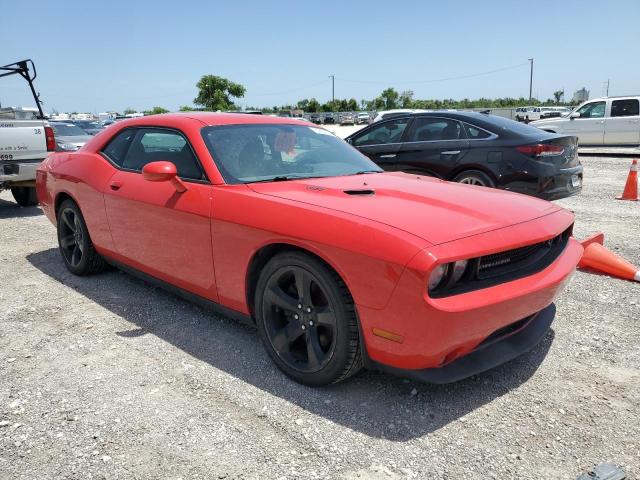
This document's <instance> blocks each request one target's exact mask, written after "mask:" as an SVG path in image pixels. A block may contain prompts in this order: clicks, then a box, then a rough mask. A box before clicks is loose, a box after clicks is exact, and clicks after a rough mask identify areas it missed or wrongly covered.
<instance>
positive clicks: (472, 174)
mask: <svg viewBox="0 0 640 480" xmlns="http://www.w3.org/2000/svg"><path fill="white" fill-rule="evenodd" d="M453 181H454V182H458V183H465V184H467V185H477V186H479V187H491V188H494V187H495V186H496V184H495V182H494V181H493V179H492V178H491V177H490V176H489V175H487V174H486V173H484V172H481V171H479V170H467V171H466V172H461V173H459V174H458V175H456V176H455V178H454V179H453Z"/></svg>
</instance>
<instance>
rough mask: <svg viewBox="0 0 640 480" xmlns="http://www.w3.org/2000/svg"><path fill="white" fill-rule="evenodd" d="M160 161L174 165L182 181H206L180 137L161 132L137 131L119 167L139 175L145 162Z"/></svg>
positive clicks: (151, 130)
mask: <svg viewBox="0 0 640 480" xmlns="http://www.w3.org/2000/svg"><path fill="white" fill-rule="evenodd" d="M159 161H166V162H171V163H173V164H174V165H175V166H176V169H177V171H178V176H179V177H180V178H182V179H186V180H205V176H204V174H203V172H202V169H201V168H200V165H199V164H198V161H197V160H196V157H195V155H194V154H193V151H192V150H191V147H190V145H189V143H188V142H187V140H186V139H185V138H184V137H183V136H182V134H180V133H178V132H175V131H171V130H164V129H151V128H143V129H139V130H137V132H136V134H135V137H134V138H133V140H132V141H131V146H130V147H129V149H128V150H127V153H126V155H125V156H124V160H123V162H122V168H124V169H127V170H133V171H136V172H140V171H142V168H143V167H144V166H145V165H146V164H147V163H151V162H159Z"/></svg>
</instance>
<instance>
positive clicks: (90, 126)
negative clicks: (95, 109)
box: [65, 120, 104, 135]
mask: <svg viewBox="0 0 640 480" xmlns="http://www.w3.org/2000/svg"><path fill="white" fill-rule="evenodd" d="M65 121H66V122H67V123H72V124H74V125H76V126H77V127H80V128H81V129H82V130H84V131H85V132H86V133H87V134H89V135H95V134H96V133H100V132H101V131H102V130H104V126H103V125H101V124H100V123H98V122H95V121H93V120H65Z"/></svg>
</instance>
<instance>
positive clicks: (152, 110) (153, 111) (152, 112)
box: [144, 107, 169, 115]
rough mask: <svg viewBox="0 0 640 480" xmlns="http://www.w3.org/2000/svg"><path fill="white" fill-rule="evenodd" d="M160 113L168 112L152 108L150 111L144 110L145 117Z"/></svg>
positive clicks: (164, 109) (159, 108)
mask: <svg viewBox="0 0 640 480" xmlns="http://www.w3.org/2000/svg"><path fill="white" fill-rule="evenodd" d="M161 113H169V110H167V109H166V108H162V107H153V108H152V109H151V110H145V111H144V114H145V115H159V114H161Z"/></svg>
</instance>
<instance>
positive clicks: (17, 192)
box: [11, 187, 38, 207]
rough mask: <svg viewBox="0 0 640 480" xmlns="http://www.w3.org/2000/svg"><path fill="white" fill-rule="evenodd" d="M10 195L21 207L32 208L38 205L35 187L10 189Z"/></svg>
mask: <svg viewBox="0 0 640 480" xmlns="http://www.w3.org/2000/svg"><path fill="white" fill-rule="evenodd" d="M11 194H12V195H13V198H14V199H15V201H16V203H17V204H18V205H20V206H21V207H33V206H34V205H37V204H38V196H37V195H36V187H11Z"/></svg>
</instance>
